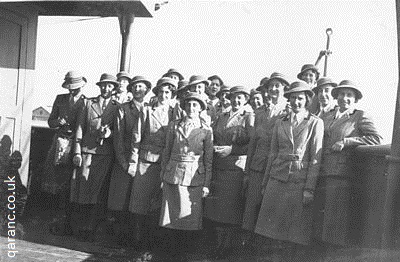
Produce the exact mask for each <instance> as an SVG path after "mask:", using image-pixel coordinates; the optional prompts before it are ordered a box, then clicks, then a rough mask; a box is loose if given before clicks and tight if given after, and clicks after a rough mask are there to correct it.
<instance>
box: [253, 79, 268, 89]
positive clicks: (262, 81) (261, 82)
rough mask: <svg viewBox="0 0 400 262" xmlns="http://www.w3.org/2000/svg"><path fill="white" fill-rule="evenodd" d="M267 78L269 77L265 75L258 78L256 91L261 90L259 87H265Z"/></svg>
mask: <svg viewBox="0 0 400 262" xmlns="http://www.w3.org/2000/svg"><path fill="white" fill-rule="evenodd" d="M268 80H269V77H268V76H266V77H264V78H263V79H261V80H260V85H259V86H258V87H257V88H256V89H255V90H256V91H261V88H263V87H265V85H266V83H267V81H268Z"/></svg>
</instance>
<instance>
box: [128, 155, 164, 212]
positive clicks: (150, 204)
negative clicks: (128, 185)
mask: <svg viewBox="0 0 400 262" xmlns="http://www.w3.org/2000/svg"><path fill="white" fill-rule="evenodd" d="M160 173H161V165H160V163H151V162H146V161H144V160H139V163H138V171H137V172H136V175H135V178H134V179H133V182H132V183H133V186H132V189H131V197H130V201H129V211H130V212H132V213H135V214H141V215H148V214H149V213H150V211H152V210H155V209H157V208H160V206H161V196H162V192H161V187H160V185H161V178H160Z"/></svg>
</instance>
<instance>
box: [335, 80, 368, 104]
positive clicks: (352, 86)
mask: <svg viewBox="0 0 400 262" xmlns="http://www.w3.org/2000/svg"><path fill="white" fill-rule="evenodd" d="M341 88H350V89H352V90H354V92H355V93H356V99H357V100H360V99H361V98H362V97H363V96H362V93H361V91H360V89H359V88H358V87H357V85H356V83H354V82H353V81H350V80H343V81H342V82H340V83H339V85H338V86H337V87H335V88H334V89H332V96H333V98H335V99H337V97H338V93H339V90H340V89H341Z"/></svg>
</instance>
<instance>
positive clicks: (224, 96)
mask: <svg viewBox="0 0 400 262" xmlns="http://www.w3.org/2000/svg"><path fill="white" fill-rule="evenodd" d="M228 94H229V92H222V93H221V95H220V96H219V101H220V102H221V104H222V105H223V106H224V107H227V106H229V105H230V104H231V100H229V99H228Z"/></svg>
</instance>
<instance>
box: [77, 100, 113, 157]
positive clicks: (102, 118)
mask: <svg viewBox="0 0 400 262" xmlns="http://www.w3.org/2000/svg"><path fill="white" fill-rule="evenodd" d="M117 108H118V105H117V103H116V102H115V101H112V100H110V101H109V102H108V104H107V107H106V108H105V109H104V111H103V109H102V108H101V105H100V96H99V97H95V98H91V99H88V100H87V103H86V105H85V107H84V108H83V110H81V111H80V112H79V115H78V121H77V128H76V137H75V153H76V154H81V153H82V152H85V153H90V154H100V155H112V154H114V150H113V142H112V133H113V130H114V120H115V117H116V113H117ZM102 126H108V127H109V128H110V130H111V136H110V137H108V138H104V139H101V138H100V135H101V133H100V129H101V127H102Z"/></svg>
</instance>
